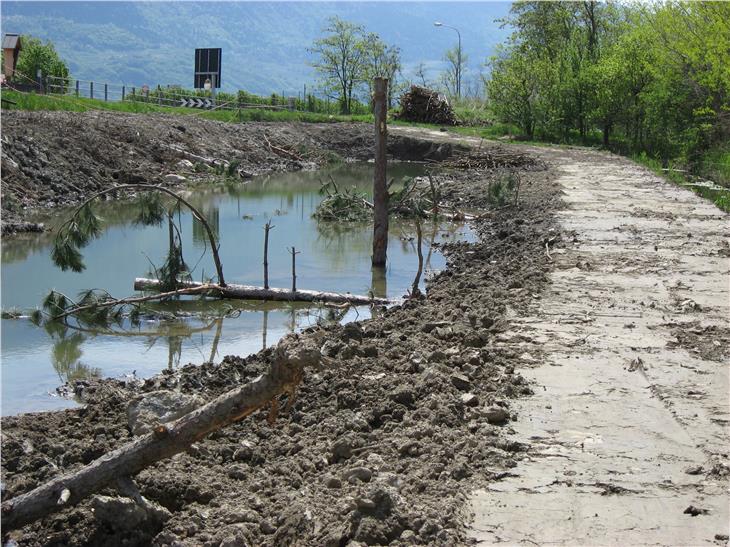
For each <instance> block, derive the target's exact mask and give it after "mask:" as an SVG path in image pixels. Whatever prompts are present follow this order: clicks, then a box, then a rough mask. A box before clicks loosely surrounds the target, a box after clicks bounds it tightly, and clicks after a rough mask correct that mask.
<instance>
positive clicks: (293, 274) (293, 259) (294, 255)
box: [289, 247, 299, 292]
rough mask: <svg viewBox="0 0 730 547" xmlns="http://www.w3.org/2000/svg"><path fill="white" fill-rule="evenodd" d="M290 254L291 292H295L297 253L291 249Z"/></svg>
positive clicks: (294, 249)
mask: <svg viewBox="0 0 730 547" xmlns="http://www.w3.org/2000/svg"><path fill="white" fill-rule="evenodd" d="M289 252H290V253H291V292H297V255H298V254H299V252H298V251H297V248H296V247H292V248H291V249H290V250H289Z"/></svg>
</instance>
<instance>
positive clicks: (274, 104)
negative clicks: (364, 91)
mask: <svg viewBox="0 0 730 547" xmlns="http://www.w3.org/2000/svg"><path fill="white" fill-rule="evenodd" d="M24 85H25V86H26V87H33V85H34V84H24ZM35 85H36V90H37V91H40V92H41V93H47V94H54V95H67V96H73V97H78V98H84V99H95V100H100V101H107V102H120V101H134V102H140V103H148V104H152V105H157V106H161V107H171V108H193V109H198V110H238V109H260V110H280V111H281V110H289V111H299V112H316V113H322V114H337V113H339V110H340V108H339V106H340V105H339V103H338V102H337V101H336V100H331V99H330V97H327V96H325V97H318V96H316V95H314V94H313V93H311V92H310V93H307V87H306V86H304V87H303V91H304V92H303V93H302V92H301V91H299V92H294V93H292V92H285V91H282V92H281V95H279V94H276V93H272V94H271V95H269V96H261V95H254V94H251V93H247V92H245V91H238V92H237V93H228V92H218V93H216V94H215V95H214V94H213V93H211V92H210V91H207V90H186V89H182V88H178V87H173V86H164V87H163V86H161V85H158V86H155V87H151V86H147V85H143V86H136V85H126V84H114V83H108V82H97V81H93V80H81V79H73V78H61V77H57V76H47V77H45V78H44V79H43V80H42V81H41V82H38V83H37V84H35ZM356 106H357V107H360V109H361V110H363V112H362V113H367V111H368V110H367V105H364V104H363V105H360V104H358V105H356ZM353 113H360V112H353Z"/></svg>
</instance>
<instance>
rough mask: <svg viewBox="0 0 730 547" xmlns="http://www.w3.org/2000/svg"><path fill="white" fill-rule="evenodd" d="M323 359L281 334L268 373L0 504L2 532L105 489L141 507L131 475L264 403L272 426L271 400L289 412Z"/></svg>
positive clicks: (314, 346)
mask: <svg viewBox="0 0 730 547" xmlns="http://www.w3.org/2000/svg"><path fill="white" fill-rule="evenodd" d="M325 359H326V358H325V357H323V356H322V355H321V353H320V347H319V345H318V343H317V342H316V340H315V339H313V338H311V337H310V338H308V339H302V338H300V337H299V336H298V335H295V334H290V335H288V336H286V337H285V338H283V339H282V340H281V341H280V342H279V344H278V346H277V347H276V350H275V353H274V358H273V362H272V364H271V366H270V367H269V370H268V371H267V372H266V373H265V374H263V375H262V376H260V377H259V378H257V379H256V380H254V381H252V382H249V383H248V384H245V385H243V386H241V387H238V388H236V389H233V390H231V391H229V392H227V393H224V394H223V395H221V396H220V397H218V398H217V399H214V400H212V401H211V402H209V403H207V404H205V405H203V406H201V407H199V408H198V409H196V410H194V411H192V412H190V413H188V414H186V415H184V416H182V417H181V418H179V419H177V420H175V421H174V422H171V423H168V424H158V425H157V426H156V427H155V428H154V429H153V431H152V432H151V433H149V434H147V435H145V436H143V437H141V438H139V439H137V440H136V441H133V442H131V443H129V444H127V445H125V446H122V447H120V448H118V449H116V450H114V451H112V452H109V453H108V454H105V455H104V456H102V457H100V458H98V459H96V460H94V461H93V462H91V463H90V464H88V465H86V466H84V467H82V468H81V469H79V470H77V471H74V472H71V473H67V474H65V475H61V476H60V477H56V478H54V479H52V480H51V481H49V482H47V483H45V484H42V485H40V486H38V487H36V488H35V489H33V490H31V491H30V492H26V493H25V494H21V495H19V496H16V497H14V498H11V499H9V500H5V501H3V503H2V525H3V529H4V531H5V532H7V531H8V530H15V529H18V528H20V527H22V526H24V525H26V524H29V523H32V522H34V521H36V520H38V519H40V518H43V517H45V516H48V515H51V514H53V513H56V512H58V511H61V510H63V509H65V508H67V507H70V506H73V505H76V504H78V503H80V502H81V501H83V500H84V499H86V498H87V497H89V496H90V495H92V494H94V493H96V492H98V491H100V490H101V489H102V488H105V487H110V486H111V487H115V488H116V489H117V490H118V491H119V492H120V493H121V494H122V495H124V496H127V497H131V498H132V499H133V500H135V502H137V503H138V504H140V506H143V507H144V506H145V505H147V501H146V500H145V499H144V498H142V497H141V496H139V493H138V491H137V489H136V487H134V485H133V483H132V477H133V476H134V475H136V474H137V473H139V472H140V471H141V470H143V469H145V468H146V467H149V466H150V465H152V464H154V463H156V462H158V461H160V460H164V459H167V458H170V457H172V456H174V455H175V454H177V453H179V452H182V451H184V450H186V449H187V448H188V447H189V446H190V445H191V444H193V443H194V442H196V441H199V440H201V439H203V438H204V437H206V436H207V435H208V434H210V433H211V432H213V431H216V430H218V429H221V428H223V427H226V426H228V425H230V424H232V423H235V422H237V421H239V420H242V419H244V418H246V417H247V416H249V415H251V414H252V413H253V412H255V411H256V410H258V409H261V408H263V407H265V406H267V405H269V404H270V405H271V410H270V413H269V421H270V422H273V421H274V420H275V419H276V416H277V412H278V400H277V398H278V397H279V396H280V395H287V396H288V400H287V406H286V408H287V409H288V408H290V407H291V405H292V404H293V402H294V397H295V395H296V389H297V387H298V385H299V384H300V383H301V381H302V378H303V374H304V370H305V368H310V367H315V366H318V365H319V364H320V363H322V362H324V360H325Z"/></svg>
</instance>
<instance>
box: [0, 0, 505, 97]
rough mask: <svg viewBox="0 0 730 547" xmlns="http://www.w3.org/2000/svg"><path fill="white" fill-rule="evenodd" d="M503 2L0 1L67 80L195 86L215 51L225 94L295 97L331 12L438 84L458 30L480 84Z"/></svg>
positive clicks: (7, 22)
mask: <svg viewBox="0 0 730 547" xmlns="http://www.w3.org/2000/svg"><path fill="white" fill-rule="evenodd" d="M509 8H510V3H507V2H107V1H97V2H12V1H7V2H2V30H3V32H13V33H20V34H31V35H33V36H38V37H40V38H42V39H44V40H45V39H47V40H51V41H52V42H53V43H54V44H55V46H56V49H57V50H58V52H59V53H60V55H61V56H62V57H63V58H64V59H66V61H67V62H68V64H69V68H70V69H71V73H72V75H73V77H75V78H78V79H84V80H95V81H98V82H110V83H126V84H128V85H137V86H140V85H142V84H143V83H147V84H151V85H152V84H158V83H159V84H163V85H165V84H180V85H182V86H184V87H192V85H193V65H194V50H195V48H196V47H221V48H223V58H222V67H223V72H222V78H221V79H222V85H223V89H224V90H234V89H246V90H248V91H250V92H254V93H262V94H269V93H272V92H276V93H281V92H282V91H284V92H286V93H287V94H292V93H293V94H296V93H297V91H299V90H301V89H302V88H303V86H304V85H305V84H306V85H307V87H308V89H310V90H311V89H312V88H313V87H312V86H313V85H314V84H316V78H317V75H316V73H315V72H314V69H312V68H311V66H310V65H309V64H308V63H309V62H311V60H312V59H311V56H310V54H309V53H308V51H307V48H308V47H309V46H310V45H311V44H312V42H313V40H315V39H316V38H318V37H320V36H321V35H322V32H321V31H322V28H323V27H324V26H325V24H326V19H327V17H329V16H332V15H337V16H339V17H341V18H342V19H345V20H347V21H351V22H353V23H358V24H362V25H363V26H365V27H366V29H367V30H368V31H371V32H377V33H378V34H380V36H381V38H383V39H384V40H385V41H386V42H388V43H390V44H395V45H398V46H399V47H400V48H401V50H402V60H403V64H404V70H403V72H404V75H405V76H406V77H411V78H412V77H413V69H414V68H415V66H416V65H417V64H418V63H420V62H423V63H425V65H426V66H427V67H428V69H429V74H428V76H429V77H430V78H432V79H434V80H435V79H436V78H437V75H438V72H439V71H440V70H441V69H442V66H443V63H442V57H443V54H444V51H445V50H446V49H447V48H449V47H452V46H454V45H455V44H456V41H457V36H456V32H454V31H453V30H451V29H448V28H443V27H442V28H436V27H434V25H433V23H434V21H436V20H438V21H442V22H443V23H444V24H448V25H451V26H454V27H457V28H459V30H460V32H461V36H462V43H463V51H464V52H465V53H466V55H467V56H468V63H467V68H466V70H465V71H464V74H465V79H467V80H468V78H469V76H470V75H471V77H472V78H476V77H477V76H478V74H479V71H480V70H482V66H481V65H483V63H484V61H485V60H486V58H487V57H488V56H489V55H490V54H491V53H492V52H493V48H494V45H495V44H497V43H499V42H501V41H503V40H504V38H505V37H506V36H507V34H508V32H509V31H508V30H507V29H502V28H500V25H499V23H495V19H498V18H501V17H504V16H505V15H506V14H507V13H508V11H509Z"/></svg>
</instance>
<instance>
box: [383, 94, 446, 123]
mask: <svg viewBox="0 0 730 547" xmlns="http://www.w3.org/2000/svg"><path fill="white" fill-rule="evenodd" d="M400 107H401V109H400V114H398V116H397V117H398V118H399V119H401V120H406V121H410V122H421V123H437V124H440V125H456V124H457V121H456V115H455V114H454V110H453V109H452V108H451V105H450V104H449V101H448V100H447V99H446V97H445V96H444V95H442V94H441V93H438V92H436V91H433V90H431V89H428V88H425V87H420V86H417V85H412V86H411V88H410V89H409V90H408V91H406V92H405V93H404V94H403V95H402V96H401V98H400Z"/></svg>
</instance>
